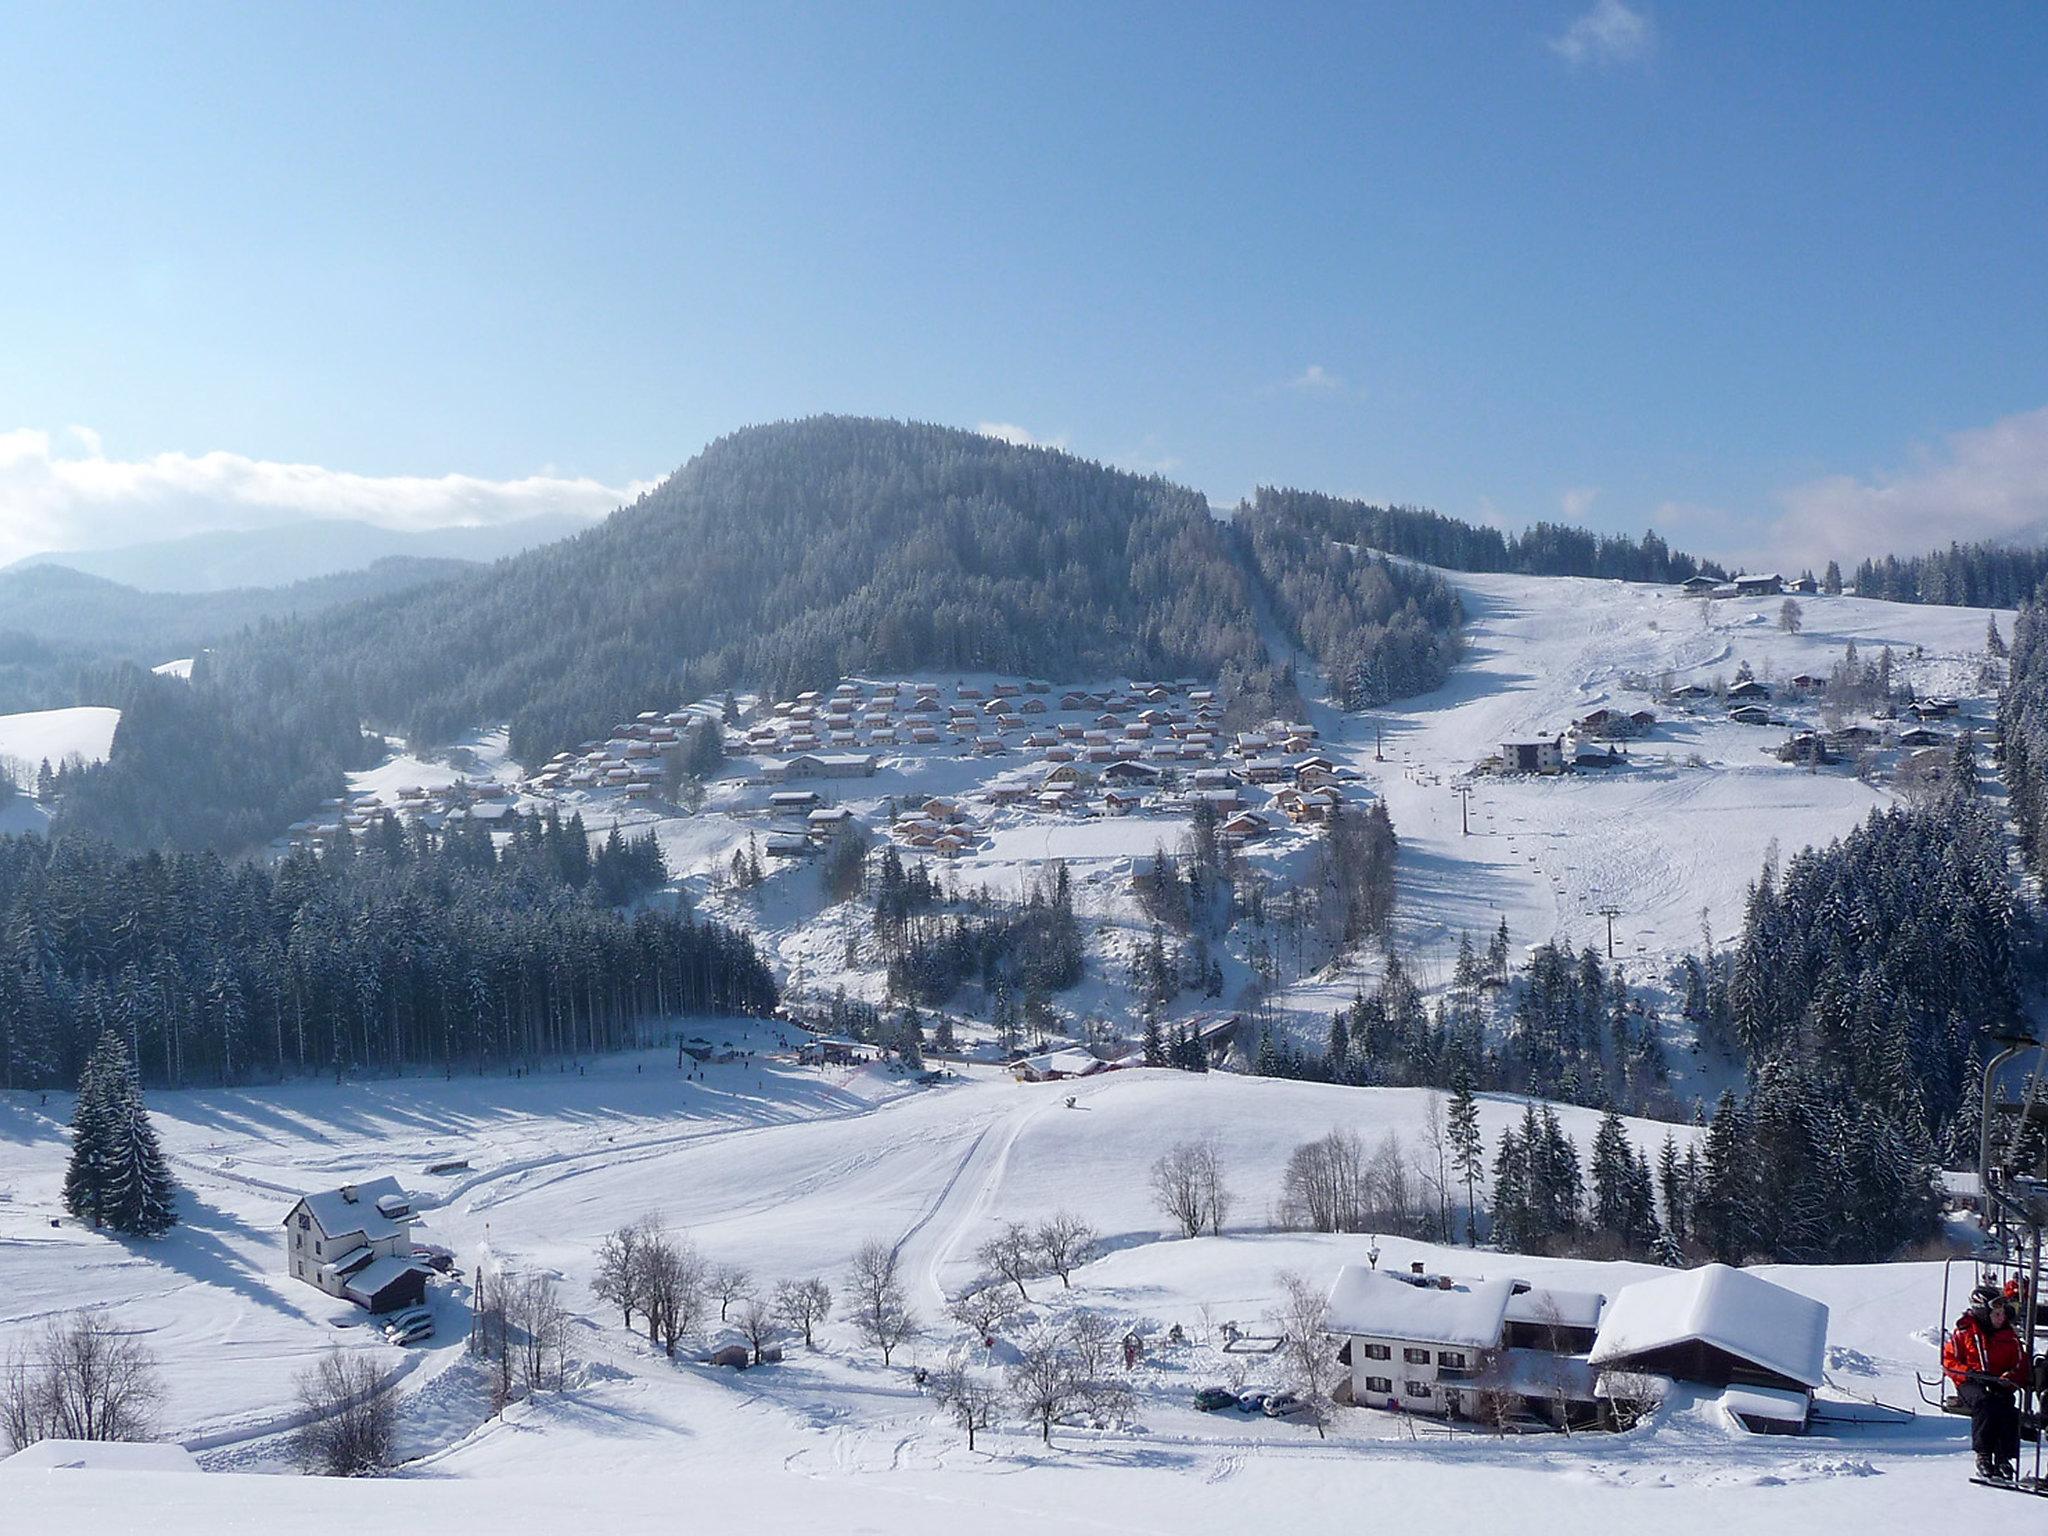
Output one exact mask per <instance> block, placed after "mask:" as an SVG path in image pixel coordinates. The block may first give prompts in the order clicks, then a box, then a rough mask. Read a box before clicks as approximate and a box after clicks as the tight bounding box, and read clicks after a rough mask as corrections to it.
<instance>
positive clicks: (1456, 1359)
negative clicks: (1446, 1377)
mask: <svg viewBox="0 0 2048 1536" xmlns="http://www.w3.org/2000/svg"><path fill="white" fill-rule="evenodd" d="M1436 1363H1437V1364H1438V1365H1441V1366H1448V1367H1449V1368H1450V1369H1452V1370H1455V1371H1462V1370H1463V1369H1465V1352H1464V1351H1463V1350H1462V1349H1440V1350H1438V1351H1437V1352H1436Z"/></svg>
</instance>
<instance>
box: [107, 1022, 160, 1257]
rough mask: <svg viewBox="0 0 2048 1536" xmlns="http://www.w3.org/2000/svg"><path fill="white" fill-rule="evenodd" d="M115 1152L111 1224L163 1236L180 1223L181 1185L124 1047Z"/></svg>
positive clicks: (135, 1233) (114, 1116)
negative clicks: (172, 1173) (165, 1153)
mask: <svg viewBox="0 0 2048 1536" xmlns="http://www.w3.org/2000/svg"><path fill="white" fill-rule="evenodd" d="M111 1129H112V1132H113V1135H112V1143H113V1149H112V1150H113V1157H112V1164H111V1167H110V1170H109V1172H110V1174H111V1177H110V1180H109V1214H108V1218H107V1224H108V1225H109V1226H111V1227H113V1228H114V1229H115V1230H116V1231H117V1232H126V1233H128V1234H130V1235H131V1236H134V1237H160V1236H161V1235H163V1234H164V1233H165V1232H168V1231H169V1230H170V1229H171V1228H172V1227H174V1226H176V1225H177V1224H178V1187H177V1184H176V1183H175V1182H174V1181H173V1180H172V1178H171V1170H170V1168H169V1166H168V1165H167V1164H166V1163H165V1161H164V1154H163V1148H162V1147H161V1146H160V1145H159V1144H158V1142H157V1139H156V1128H155V1127H154V1126H152V1125H151V1124H150V1123H149V1110H148V1109H147V1108H146V1107H145V1106H144V1104H143V1102H142V1087H141V1085H140V1084H139V1083H138V1082H137V1081H136V1079H135V1068H134V1064H133V1063H132V1062H130V1061H129V1060H128V1058H127V1053H126V1051H125V1050H124V1051H123V1052H122V1058H121V1087H120V1092H119V1098H118V1102H117V1103H115V1104H113V1105H112V1106H111Z"/></svg>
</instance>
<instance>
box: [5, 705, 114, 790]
mask: <svg viewBox="0 0 2048 1536" xmlns="http://www.w3.org/2000/svg"><path fill="white" fill-rule="evenodd" d="M120 723H121V711H119V710H118V709H111V708H108V707H106V706H104V705H99V704H80V705H75V706H73V707H72V708H70V709H32V710H29V711H27V712H26V713H23V714H19V715H0V759H11V760H12V761H14V762H17V763H26V764H27V765H28V770H29V774H30V782H31V783H33V782H34V774H35V770H36V765H37V764H39V763H41V762H42V761H43V760H44V759H45V758H48V759H49V761H50V763H51V765H52V766H55V765H56V764H58V763H61V762H63V761H65V760H66V759H67V758H73V757H78V758H83V759H84V760H85V761H86V762H88V763H98V762H104V761H105V760H106V756H107V752H108V750H109V749H110V748H111V747H112V746H113V744H114V727H115V726H117V725H119V724H120Z"/></svg>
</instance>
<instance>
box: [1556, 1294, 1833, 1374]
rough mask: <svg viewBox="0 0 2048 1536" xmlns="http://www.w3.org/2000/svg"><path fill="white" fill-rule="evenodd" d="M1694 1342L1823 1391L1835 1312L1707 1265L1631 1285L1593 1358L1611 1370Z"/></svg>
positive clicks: (1604, 1326) (1611, 1308)
mask: <svg viewBox="0 0 2048 1536" xmlns="http://www.w3.org/2000/svg"><path fill="white" fill-rule="evenodd" d="M1693 1342H1698V1343H1701V1344H1707V1345H1711V1346H1712V1347H1714V1348H1716V1349H1719V1350H1723V1351H1725V1352H1726V1353H1728V1354H1731V1355H1737V1356H1740V1357H1741V1358H1742V1359H1744V1360H1747V1361H1749V1362H1750V1363H1751V1364H1754V1365H1758V1366H1761V1367H1763V1368H1764V1369H1765V1370H1768V1371H1771V1372H1774V1373H1776V1374H1777V1375H1780V1376H1785V1377H1788V1378H1790V1379H1791V1380H1793V1381H1797V1382H1803V1383H1804V1384H1805V1385H1807V1386H1809V1387H1818V1386H1819V1385H1820V1384H1821V1369H1822V1366H1823V1364H1824V1363H1825V1361H1826V1358H1827V1345H1828V1309H1827V1307H1826V1306H1825V1305H1824V1304H1823V1303H1821V1302H1818V1301H1815V1300H1814V1299H1813V1298H1812V1297H1810V1296H1802V1295H1800V1294H1799V1293H1798V1292H1797V1291H1790V1290H1787V1289H1786V1288H1785V1287H1784V1286H1782V1285H1774V1284H1772V1283H1771V1282H1770V1281H1769V1280H1766V1279H1764V1278H1763V1277H1762V1276H1760V1275H1753V1274H1751V1273H1750V1272H1749V1271H1747V1270H1742V1269H1731V1268H1729V1267H1728V1266H1727V1265H1726V1264H1707V1265H1703V1266H1702V1267H1701V1268H1699V1269H1688V1270H1681V1271H1679V1272H1677V1273H1675V1274H1669V1275H1659V1276H1658V1277H1657V1278H1656V1279H1654V1280H1639V1281H1637V1282H1636V1283H1635V1284H1634V1285H1629V1286H1624V1287H1623V1288H1622V1289H1621V1291H1620V1292H1619V1294H1617V1295H1616V1296H1615V1298H1614V1300H1613V1301H1611V1302H1609V1303H1608V1305H1607V1314H1606V1316H1605V1318H1603V1319H1602V1321H1601V1324H1600V1332H1599V1334H1598V1335H1597V1336H1596V1337H1595V1339H1594V1341H1593V1353H1592V1355H1591V1357H1590V1358H1591V1360H1592V1362H1593V1364H1595V1365H1610V1364H1614V1363H1617V1362H1619V1361H1621V1360H1624V1359H1627V1358H1628V1357H1630V1356H1634V1355H1640V1354H1646V1353H1648V1352H1650V1351H1652V1350H1659V1349H1667V1348H1669V1347H1671V1346H1673V1345H1676V1344H1687V1343H1693Z"/></svg>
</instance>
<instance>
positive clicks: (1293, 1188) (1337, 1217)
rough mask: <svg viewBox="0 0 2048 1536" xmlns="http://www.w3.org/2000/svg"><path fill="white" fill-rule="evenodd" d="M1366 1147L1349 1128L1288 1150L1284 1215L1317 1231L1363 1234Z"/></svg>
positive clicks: (1282, 1190) (1283, 1179)
mask: <svg viewBox="0 0 2048 1536" xmlns="http://www.w3.org/2000/svg"><path fill="white" fill-rule="evenodd" d="M1368 1203H1369V1196H1368V1193H1367V1189H1366V1165H1365V1147H1364V1145H1363V1144H1362V1143H1361V1142H1360V1141H1359V1139H1358V1137H1357V1136H1355V1135H1353V1134H1352V1133H1351V1132H1349V1131H1331V1132H1330V1133H1329V1134H1328V1135H1326V1136H1320V1137H1318V1138H1317V1139H1316V1140H1314V1141H1305V1142H1303V1143H1302V1144H1301V1145H1300V1146H1298V1147H1296V1148H1295V1149H1294V1150H1293V1152H1291V1153H1289V1154H1288V1158H1287V1168H1286V1171H1285V1172H1284V1173H1282V1174H1281V1175H1280V1219H1281V1220H1282V1221H1283V1222H1285V1223H1286V1224H1287V1225H1288V1226H1291V1227H1304V1228H1306V1229H1307V1230H1309V1231H1311V1232H1362V1231H1364V1230H1365V1220H1366V1207H1367V1205H1368Z"/></svg>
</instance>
